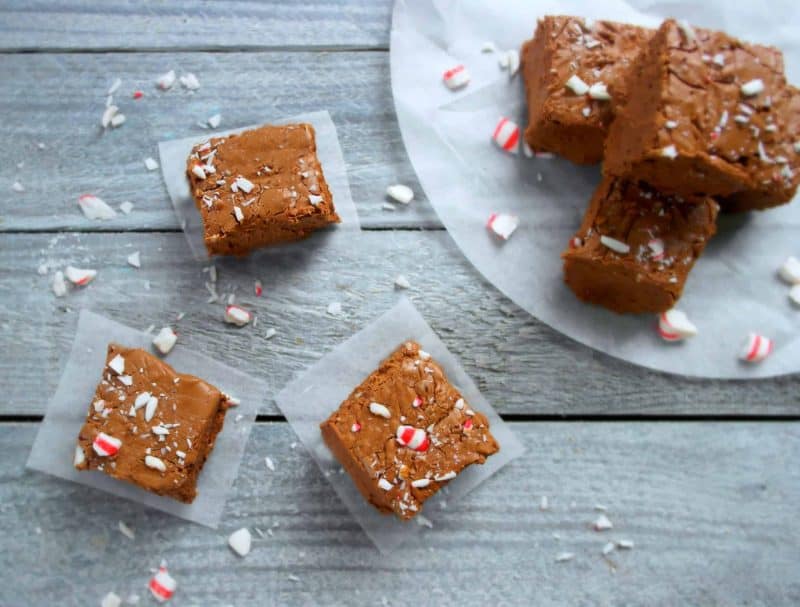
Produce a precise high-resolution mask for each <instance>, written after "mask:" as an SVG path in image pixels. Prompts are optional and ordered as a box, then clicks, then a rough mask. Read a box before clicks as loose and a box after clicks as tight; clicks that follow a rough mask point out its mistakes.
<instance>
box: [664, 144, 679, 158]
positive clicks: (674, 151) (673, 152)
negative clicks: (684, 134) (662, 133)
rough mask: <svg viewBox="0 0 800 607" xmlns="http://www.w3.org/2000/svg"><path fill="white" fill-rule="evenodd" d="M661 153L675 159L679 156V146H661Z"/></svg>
mask: <svg viewBox="0 0 800 607" xmlns="http://www.w3.org/2000/svg"><path fill="white" fill-rule="evenodd" d="M661 155H662V156H664V157H665V158H670V159H673V160H674V159H675V158H677V157H678V148H676V147H675V146H674V145H668V146H665V147H663V148H661Z"/></svg>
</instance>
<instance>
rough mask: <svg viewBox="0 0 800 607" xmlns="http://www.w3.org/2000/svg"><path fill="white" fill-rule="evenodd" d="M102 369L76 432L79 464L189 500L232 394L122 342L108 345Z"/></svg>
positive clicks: (177, 498) (194, 493)
mask: <svg viewBox="0 0 800 607" xmlns="http://www.w3.org/2000/svg"><path fill="white" fill-rule="evenodd" d="M102 377H103V379H102V380H101V381H100V383H99V384H98V386H97V390H96V392H95V396H94V399H93V401H92V403H91V405H90V406H89V412H88V414H87V416H86V423H85V424H84V425H83V428H81V431H80V434H79V435H78V445H77V446H76V449H75V467H76V468H78V469H80V470H101V471H102V472H105V473H106V474H108V475H109V476H113V477H114V478H118V479H120V480H124V481H127V482H130V483H133V484H135V485H138V486H139V487H142V488H143V489H146V490H147V491H152V492H153V493H157V494H159V495H165V496H168V497H171V498H173V499H176V500H178V501H181V502H186V503H191V502H192V501H193V500H194V498H195V496H196V495H197V477H198V475H199V474H200V471H201V470H202V468H203V464H205V461H206V458H207V457H208V454H209V453H211V450H212V449H213V448H214V439H215V438H216V436H217V434H218V433H219V431H220V430H221V429H222V424H223V422H224V421H225V411H226V410H227V408H228V397H226V396H225V395H224V394H223V393H222V392H220V391H219V390H218V389H217V388H215V387H214V386H212V385H211V384H208V383H206V382H204V381H203V380H202V379H198V378H197V377H194V376H192V375H185V374H183V373H176V372H175V370H174V369H173V368H172V367H170V366H169V365H168V364H167V363H165V362H164V361H162V360H159V359H158V358H156V357H155V356H153V355H152V354H150V353H148V352H146V351H144V350H140V349H135V348H125V347H123V346H120V345H117V344H110V345H109V346H108V354H107V356H106V366H105V368H104V369H103V376H102Z"/></svg>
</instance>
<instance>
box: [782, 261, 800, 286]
mask: <svg viewBox="0 0 800 607" xmlns="http://www.w3.org/2000/svg"><path fill="white" fill-rule="evenodd" d="M778 275H779V276H780V277H781V278H782V279H783V281H784V282H786V283H788V284H790V285H800V260H798V259H797V258H796V257H787V258H786V261H784V262H783V264H781V267H780V268H779V269H778Z"/></svg>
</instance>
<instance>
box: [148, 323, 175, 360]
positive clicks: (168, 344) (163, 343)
mask: <svg viewBox="0 0 800 607" xmlns="http://www.w3.org/2000/svg"><path fill="white" fill-rule="evenodd" d="M177 341H178V336H177V335H176V334H175V331H173V330H172V328H171V327H164V328H163V329H161V331H159V332H158V335H156V336H155V337H154V338H153V345H154V346H155V347H156V348H157V349H158V351H159V352H161V353H162V354H165V355H166V354H169V353H170V350H172V348H173V347H174V346H175V342H177Z"/></svg>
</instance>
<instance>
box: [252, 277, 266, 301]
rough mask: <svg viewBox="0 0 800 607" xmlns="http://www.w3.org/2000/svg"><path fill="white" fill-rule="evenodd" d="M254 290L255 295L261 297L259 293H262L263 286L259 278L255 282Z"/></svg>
mask: <svg viewBox="0 0 800 607" xmlns="http://www.w3.org/2000/svg"><path fill="white" fill-rule="evenodd" d="M254 290H255V292H256V297H261V295H262V294H263V293H264V286H263V285H262V284H261V281H260V280H257V281H256V282H255V285H254Z"/></svg>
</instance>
